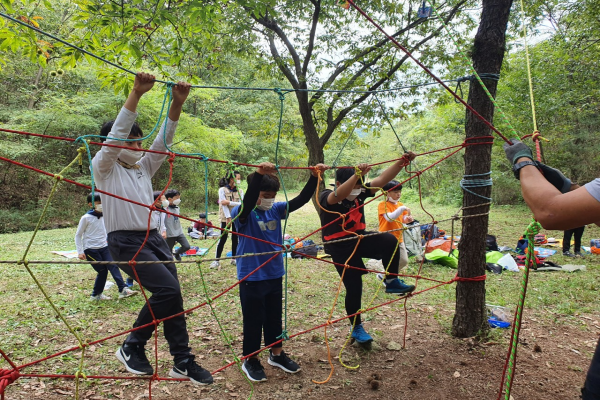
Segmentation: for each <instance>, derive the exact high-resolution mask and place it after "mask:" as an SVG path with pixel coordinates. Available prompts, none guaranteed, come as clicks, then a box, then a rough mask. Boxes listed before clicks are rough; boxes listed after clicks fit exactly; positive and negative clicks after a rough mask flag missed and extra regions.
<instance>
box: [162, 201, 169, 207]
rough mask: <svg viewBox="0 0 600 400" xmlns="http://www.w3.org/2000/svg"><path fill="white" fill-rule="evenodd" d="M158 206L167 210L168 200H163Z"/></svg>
mask: <svg viewBox="0 0 600 400" xmlns="http://www.w3.org/2000/svg"><path fill="white" fill-rule="evenodd" d="M160 204H161V205H162V206H163V208H167V207H169V200H163V201H161V202H160Z"/></svg>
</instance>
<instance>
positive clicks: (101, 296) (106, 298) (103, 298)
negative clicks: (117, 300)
mask: <svg viewBox="0 0 600 400" xmlns="http://www.w3.org/2000/svg"><path fill="white" fill-rule="evenodd" d="M90 300H110V297H108V296H107V295H105V294H104V293H100V294H99V295H97V296H90Z"/></svg>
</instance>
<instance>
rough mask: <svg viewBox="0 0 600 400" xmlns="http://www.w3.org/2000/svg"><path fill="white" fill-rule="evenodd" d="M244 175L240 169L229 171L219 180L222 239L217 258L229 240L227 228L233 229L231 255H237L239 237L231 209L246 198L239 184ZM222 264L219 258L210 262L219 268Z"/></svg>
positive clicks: (212, 265) (233, 259) (212, 266)
mask: <svg viewBox="0 0 600 400" xmlns="http://www.w3.org/2000/svg"><path fill="white" fill-rule="evenodd" d="M241 179H242V175H241V174H240V173H239V172H238V171H233V172H231V171H230V172H229V173H228V175H227V176H225V177H224V178H221V180H220V181H219V186H220V188H219V221H220V222H221V228H222V229H224V230H223V231H222V235H221V239H220V240H219V243H218V244H217V250H216V254H215V258H221V255H222V254H223V248H224V247H225V243H226V242H227V237H228V236H229V235H228V234H227V230H226V229H231V232H232V235H231V255H232V256H233V257H235V256H236V255H237V246H238V237H237V235H236V234H235V232H236V227H235V225H232V224H231V210H233V208H234V207H236V206H239V205H240V204H242V203H241V201H242V199H243V198H244V194H243V192H242V190H241V189H239V188H238V185H239V184H240V183H241ZM231 264H232V265H235V258H232V259H231ZM220 266H221V264H220V262H219V261H218V260H215V261H213V262H212V263H211V264H210V268H219V267H220Z"/></svg>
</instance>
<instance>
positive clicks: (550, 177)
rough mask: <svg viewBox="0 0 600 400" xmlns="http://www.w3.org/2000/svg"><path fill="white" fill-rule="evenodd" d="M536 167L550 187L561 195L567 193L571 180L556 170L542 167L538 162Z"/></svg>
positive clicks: (545, 166)
mask: <svg viewBox="0 0 600 400" xmlns="http://www.w3.org/2000/svg"><path fill="white" fill-rule="evenodd" d="M537 166H538V168H539V169H540V170H541V171H542V174H544V178H546V180H547V181H548V182H550V183H551V184H552V186H554V187H555V188H557V189H558V190H560V192H561V193H567V192H568V191H569V190H571V185H572V183H571V180H570V179H569V178H567V177H566V176H564V175H563V173H562V172H560V171H559V170H557V169H556V168H552V167H549V166H547V165H544V164H542V163H541V162H538V163H537Z"/></svg>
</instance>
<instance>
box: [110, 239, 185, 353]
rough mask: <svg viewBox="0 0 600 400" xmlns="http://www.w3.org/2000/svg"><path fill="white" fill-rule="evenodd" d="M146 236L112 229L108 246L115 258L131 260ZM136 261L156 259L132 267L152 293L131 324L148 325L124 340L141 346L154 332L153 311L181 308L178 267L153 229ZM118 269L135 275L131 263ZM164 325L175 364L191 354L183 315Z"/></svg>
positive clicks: (175, 311) (162, 312)
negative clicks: (151, 262) (154, 262)
mask: <svg viewBox="0 0 600 400" xmlns="http://www.w3.org/2000/svg"><path fill="white" fill-rule="evenodd" d="M145 237H146V232H144V231H114V232H111V233H109V234H108V249H109V251H110V253H111V255H112V257H113V259H114V260H115V261H130V260H131V259H132V258H133V256H134V255H135V254H136V253H137V252H138V250H140V246H141V245H142V243H143V242H144V238H145ZM136 261H156V264H138V265H136V266H135V272H137V276H138V278H139V283H140V285H141V286H142V287H144V289H146V290H148V291H149V292H150V293H152V296H150V298H149V299H148V302H147V303H146V304H145V305H144V307H142V309H141V310H140V313H139V315H138V317H137V319H136V320H135V323H134V324H133V327H134V328H137V327H139V326H143V325H147V324H149V325H148V326H146V327H144V328H140V329H137V330H135V331H133V332H131V333H130V334H129V336H127V339H125V344H131V345H140V346H144V345H145V344H146V342H148V340H149V339H150V338H151V337H152V333H153V332H154V325H153V324H152V321H153V318H152V313H154V316H155V317H156V319H162V318H166V317H170V316H171V315H174V314H178V313H180V312H182V311H183V310H184V308H183V298H182V297H181V288H180V286H179V280H178V278H177V268H176V267H175V264H174V263H172V261H173V256H172V255H171V252H170V250H169V247H168V246H167V243H166V242H165V240H164V239H163V238H162V236H161V235H160V234H159V233H158V232H157V231H156V229H154V230H151V231H150V233H149V235H148V241H147V242H146V244H145V245H144V247H143V248H142V249H141V250H140V253H139V254H138V256H137V258H136ZM119 268H121V270H123V271H124V272H125V273H126V274H127V275H129V276H131V277H132V278H135V277H136V276H135V274H134V272H133V268H132V267H131V266H130V265H127V264H119ZM150 309H152V312H150ZM163 327H164V333H165V339H167V342H168V343H169V350H170V351H171V355H172V356H173V358H174V360H175V363H178V362H180V361H182V360H185V359H186V358H190V357H193V356H192V355H191V353H190V352H191V348H190V347H189V337H188V332H187V326H186V321H185V316H184V315H183V314H182V315H178V316H177V317H174V318H170V319H168V320H166V321H164V322H163Z"/></svg>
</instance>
